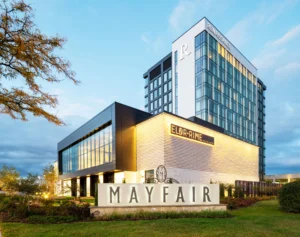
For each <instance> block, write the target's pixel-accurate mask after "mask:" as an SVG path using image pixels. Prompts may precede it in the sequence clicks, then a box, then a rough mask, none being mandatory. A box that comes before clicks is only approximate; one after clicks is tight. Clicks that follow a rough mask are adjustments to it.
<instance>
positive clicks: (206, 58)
mask: <svg viewBox="0 0 300 237" xmlns="http://www.w3.org/2000/svg"><path fill="white" fill-rule="evenodd" d="M195 85H196V88H195V89H196V91H195V97H196V98H195V100H196V104H195V113H196V116H197V117H199V118H201V119H203V120H206V121H208V122H210V123H213V124H215V125H218V126H220V127H222V128H224V129H225V131H226V133H227V134H229V135H231V136H233V137H236V138H239V139H241V140H245V141H247V142H250V143H253V144H255V143H256V91H257V89H256V77H255V76H254V75H253V74H252V73H251V72H250V71H248V70H247V68H246V67H245V66H244V65H242V64H241V63H240V62H239V61H238V60H237V59H235V58H234V57H233V56H232V55H231V54H230V53H229V52H228V51H227V50H226V49H225V48H224V47H223V46H222V45H221V44H219V43H218V42H217V40H216V39H215V38H214V37H212V36H211V35H210V34H208V33H207V32H206V31H203V32H201V33H200V34H199V35H197V36H196V37H195Z"/></svg>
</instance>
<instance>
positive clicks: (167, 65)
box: [163, 57, 172, 71]
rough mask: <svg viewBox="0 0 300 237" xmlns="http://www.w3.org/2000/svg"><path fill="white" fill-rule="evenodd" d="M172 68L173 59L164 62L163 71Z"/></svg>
mask: <svg viewBox="0 0 300 237" xmlns="http://www.w3.org/2000/svg"><path fill="white" fill-rule="evenodd" d="M171 66H172V57H169V58H168V59H167V60H166V61H164V62H163V70H164V71H166V70H167V69H169V68H170V67H171Z"/></svg>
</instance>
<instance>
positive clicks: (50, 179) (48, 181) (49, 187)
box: [43, 164, 57, 195]
mask: <svg viewBox="0 0 300 237" xmlns="http://www.w3.org/2000/svg"><path fill="white" fill-rule="evenodd" d="M43 176H44V180H45V191H46V192H49V193H50V194H51V195H54V190H55V184H56V182H57V172H56V170H55V168H54V166H53V165H51V164H49V165H47V166H46V167H45V168H44V172H43Z"/></svg>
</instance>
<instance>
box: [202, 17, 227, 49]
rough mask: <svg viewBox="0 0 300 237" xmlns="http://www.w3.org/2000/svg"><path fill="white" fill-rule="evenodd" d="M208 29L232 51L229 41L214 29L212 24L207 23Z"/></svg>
mask: <svg viewBox="0 0 300 237" xmlns="http://www.w3.org/2000/svg"><path fill="white" fill-rule="evenodd" d="M207 28H208V29H209V31H210V32H212V33H213V34H214V35H215V36H216V37H217V38H218V39H219V40H220V41H221V42H222V43H223V44H225V45H226V47H227V48H228V49H229V50H230V43H229V42H228V40H227V39H226V38H225V37H224V36H223V35H222V34H221V33H220V32H219V31H217V30H216V28H214V27H213V26H212V25H211V24H209V23H207Z"/></svg>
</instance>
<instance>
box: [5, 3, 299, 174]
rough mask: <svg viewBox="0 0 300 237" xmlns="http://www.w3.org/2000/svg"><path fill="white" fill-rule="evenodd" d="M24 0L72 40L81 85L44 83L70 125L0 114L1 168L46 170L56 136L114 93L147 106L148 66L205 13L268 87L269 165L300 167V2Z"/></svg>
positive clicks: (272, 170) (70, 51)
mask: <svg viewBox="0 0 300 237" xmlns="http://www.w3.org/2000/svg"><path fill="white" fill-rule="evenodd" d="M25 1H26V2H27V3H30V4H31V6H32V7H33V8H34V9H35V23H36V24H37V26H38V27H39V29H40V30H41V32H43V33H44V34H47V35H49V36H55V35H59V36H61V37H64V38H66V39H67V40H68V41H67V43H66V44H65V46H64V49H63V50H61V51H58V52H57V54H58V55H60V56H62V57H64V58H65V59H68V60H69V61H70V62H71V63H72V69H73V70H74V71H75V72H76V79H78V80H80V81H81V84H80V85H78V86H75V85H74V84H72V83H71V82H70V81H67V80H65V81H63V82H61V83H59V84H45V83H42V82H41V83H42V85H43V89H44V90H45V91H47V92H49V93H52V94H55V95H57V96H58V99H59V102H60V104H59V106H58V107H57V109H56V110H55V111H53V112H54V113H55V114H57V115H58V116H59V117H60V118H62V119H63V120H64V122H65V123H66V126H60V127H59V126H56V125H53V124H50V123H49V122H48V121H46V120H45V119H43V118H37V117H33V116H29V121H28V122H22V121H18V120H13V119H11V118H10V117H9V116H7V115H3V114H1V115H0V167H1V166H2V165H4V164H6V165H13V166H15V167H16V168H17V169H18V170H19V171H20V172H21V174H22V175H26V173H28V172H31V173H38V174H41V172H42V169H43V168H44V167H45V166H46V165H47V164H51V163H53V162H54V161H55V160H56V159H57V152H56V148H57V143H58V142H59V141H61V140H62V139H63V138H64V137H66V136H67V135H68V134H70V133H71V132H72V131H74V130H75V129H76V128H78V127H79V126H81V125H82V124H83V123H85V122H86V121H88V120H89V119H91V118H92V117H93V116H95V115H96V114H97V113H99V112H101V111H102V110H103V109H104V108H105V107H107V106H109V105H110V104H111V103H113V102H114V101H118V102H120V103H124V104H126V105H129V106H132V107H135V108H138V109H144V107H143V106H144V97H143V96H144V81H143V74H144V73H145V72H146V71H147V69H148V68H150V67H151V66H152V65H154V64H155V63H156V62H157V61H159V60H160V59H161V58H162V57H164V56H165V55H167V54H168V53H170V52H171V44H172V42H173V40H175V39H176V38H177V37H178V36H180V35H181V34H182V33H183V32H185V31H186V30H187V29H189V28H190V27H191V26H192V25H193V24H195V23H196V22H197V21H199V20H200V19H201V18H202V17H204V16H206V17H207V18H208V19H209V20H210V21H211V22H212V23H213V24H214V25H215V26H216V27H217V28H218V29H219V31H220V32H222V33H223V34H224V35H225V36H226V37H227V38H228V39H229V40H230V41H231V42H232V43H233V44H234V45H235V46H236V47H237V48H238V49H239V50H240V51H241V52H242V53H243V54H244V55H245V56H246V57H247V58H248V59H249V60H250V61H251V62H252V63H253V64H254V65H255V66H256V67H257V68H258V76H259V78H260V79H261V80H263V82H264V83H265V84H266V86H267V91H266V173H267V174H283V173H300V80H299V79H300V47H299V40H300V14H299V12H300V2H299V1H297V0H291V1H283V0H263V1H254V0H252V1H239V0H223V1H219V0H179V1H178V0H165V1H159V0H151V1H150V0H145V1H141V0H127V1H125V0H107V1H104V0H101V1H100V0H99V1H96V0H94V1H92V0H85V1H83V0H81V1H80V0H65V1H61V0H51V1H50V0H49V1H46V0H25ZM2 83H4V81H3V80H2Z"/></svg>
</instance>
